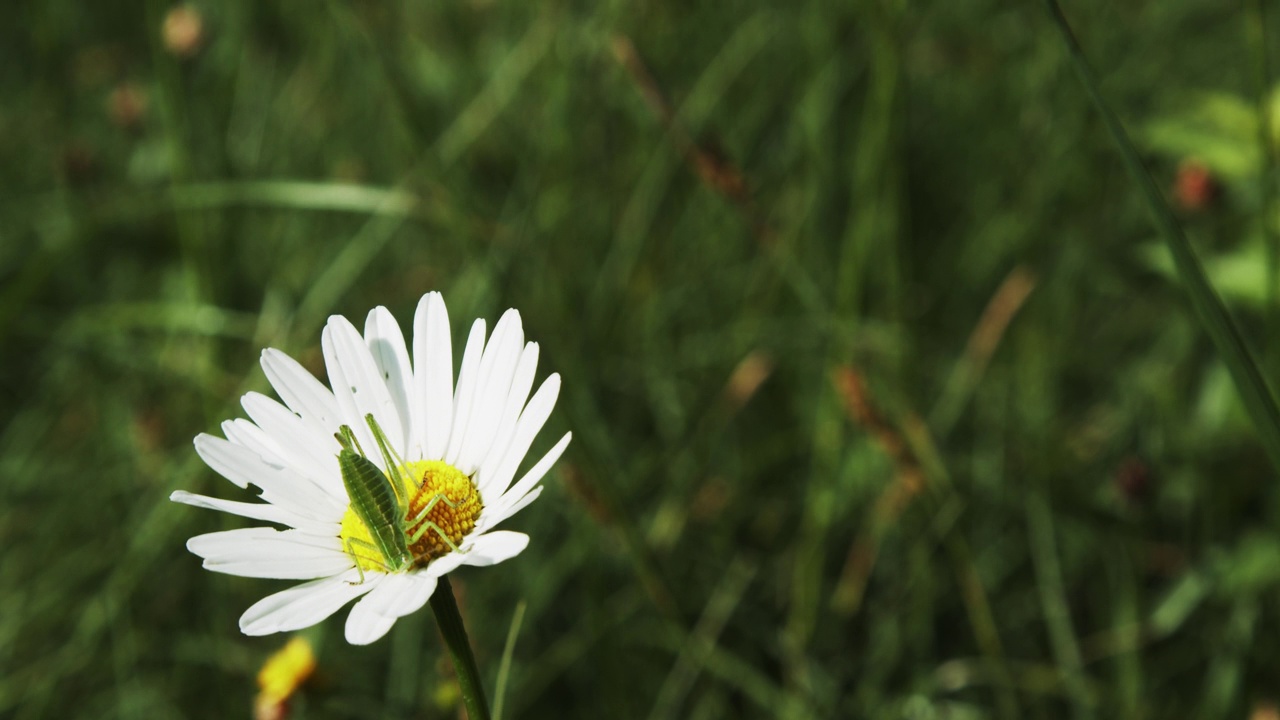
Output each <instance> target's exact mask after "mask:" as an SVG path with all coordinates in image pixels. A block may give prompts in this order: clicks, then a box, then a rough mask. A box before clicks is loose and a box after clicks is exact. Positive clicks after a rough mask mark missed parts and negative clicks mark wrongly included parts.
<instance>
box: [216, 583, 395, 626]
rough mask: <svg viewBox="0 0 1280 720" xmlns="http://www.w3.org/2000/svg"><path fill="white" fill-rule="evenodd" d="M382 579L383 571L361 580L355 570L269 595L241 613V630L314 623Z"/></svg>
mask: <svg viewBox="0 0 1280 720" xmlns="http://www.w3.org/2000/svg"><path fill="white" fill-rule="evenodd" d="M381 579H382V575H381V574H378V573H365V582H363V583H360V582H359V574H358V573H357V572H356V571H355V570H351V571H349V572H345V573H343V574H342V575H337V576H334V577H331V578H325V579H323V580H315V581H312V582H309V583H304V584H302V585H296V586H294V587H291V588H289V589H288V590H282V591H281V592H278V593H276V594H274V595H268V596H267V597H264V598H262V599H261V600H259V601H258V602H256V603H254V604H253V605H252V606H251V607H250V608H249V609H248V610H245V611H244V614H243V615H241V616H240V631H241V632H243V633H244V634H245V635H269V634H271V633H275V632H288V631H291V630H301V629H302V628H305V627H310V626H312V625H315V624H316V623H318V622H320V621H321V620H324V619H325V618H327V617H329V616H330V615H332V614H334V613H335V612H337V611H338V608H341V607H342V606H343V605H346V604H347V603H348V602H350V601H351V600H353V599H355V598H358V597H360V596H361V595H363V594H365V593H367V592H369V591H370V590H373V589H374V588H375V587H377V584H378V581H379V580H381Z"/></svg>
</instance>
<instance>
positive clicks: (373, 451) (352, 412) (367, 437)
mask: <svg viewBox="0 0 1280 720" xmlns="http://www.w3.org/2000/svg"><path fill="white" fill-rule="evenodd" d="M320 346H321V349H322V350H323V351H324V359H325V366H326V367H327V368H328V370H329V382H330V384H332V385H333V394H334V396H335V397H337V399H338V407H339V408H341V409H342V414H343V418H344V420H345V421H346V424H347V425H349V426H350V427H351V429H352V431H354V432H355V434H356V439H358V440H359V441H360V445H361V446H362V447H363V449H364V452H365V454H366V455H367V456H368V457H369V459H370V460H373V461H374V463H375V464H377V465H378V467H382V468H383V469H384V470H385V469H386V468H385V467H383V465H384V464H385V463H383V462H382V454H381V453H380V452H378V444H377V443H376V442H374V439H373V433H372V432H371V431H370V430H369V424H368V422H366V420H365V416H366V415H370V414H371V415H373V417H374V419H375V420H377V421H378V425H380V426H381V427H382V430H383V432H384V433H386V436H387V437H388V438H391V439H392V442H393V445H392V446H393V447H394V449H395V450H396V451H397V452H400V453H403V452H404V440H403V438H404V428H402V427H401V425H400V415H399V413H397V412H396V408H395V403H393V402H392V401H391V394H390V393H388V392H387V384H386V382H385V381H383V379H382V375H381V374H379V372H378V367H377V366H376V365H374V363H373V356H372V355H370V354H369V346H367V345H365V342H364V338H363V337H361V336H360V333H358V332H356V329H355V327H353V326H352V325H351V323H350V322H348V321H347V319H346V318H344V317H342V316H341V315H332V316H330V317H329V324H328V325H326V326H325V328H324V332H323V333H322V334H321V337H320ZM339 381H341V382H339ZM396 438H401V439H400V440H399V441H397V440H395V439H396ZM397 443H398V444H397Z"/></svg>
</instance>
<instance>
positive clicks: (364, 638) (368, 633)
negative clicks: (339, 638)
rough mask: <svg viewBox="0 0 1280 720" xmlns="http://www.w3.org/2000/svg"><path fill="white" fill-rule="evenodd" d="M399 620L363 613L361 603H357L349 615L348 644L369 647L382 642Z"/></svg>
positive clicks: (347, 627)
mask: <svg viewBox="0 0 1280 720" xmlns="http://www.w3.org/2000/svg"><path fill="white" fill-rule="evenodd" d="M366 597H367V596H366ZM398 619H399V618H394V617H387V616H386V615H378V614H377V613H371V612H367V611H361V610H360V603H356V605H355V606H354V607H352V608H351V612H350V613H348V614H347V626H346V637H347V642H349V643H351V644H352V645H368V644H369V643H372V642H374V641H377V640H381V639H382V636H383V635H386V634H387V631H388V630H390V629H391V626H392V625H395V624H396V620H398Z"/></svg>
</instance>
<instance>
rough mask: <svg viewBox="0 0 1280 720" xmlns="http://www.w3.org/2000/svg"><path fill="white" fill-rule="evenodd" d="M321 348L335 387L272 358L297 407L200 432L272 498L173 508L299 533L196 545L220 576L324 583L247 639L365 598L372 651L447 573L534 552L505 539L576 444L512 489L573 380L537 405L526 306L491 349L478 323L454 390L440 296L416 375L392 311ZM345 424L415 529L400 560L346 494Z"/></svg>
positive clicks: (359, 609)
mask: <svg viewBox="0 0 1280 720" xmlns="http://www.w3.org/2000/svg"><path fill="white" fill-rule="evenodd" d="M321 347H322V348H323V350H324V360H325V367H326V369H327V370H328V374H329V383H330V385H332V386H333V390H332V391H330V390H329V388H326V387H325V386H324V385H323V384H321V383H320V382H319V381H318V380H316V379H315V378H314V377H313V376H312V375H311V374H310V373H308V372H307V371H306V370H305V369H303V367H302V366H301V365H299V364H298V363H297V362H296V361H295V360H293V359H292V358H290V357H289V356H288V355H285V354H284V353H282V352H280V351H279V350H274V349H270V348H268V349H266V350H264V351H263V353H262V367H263V369H264V370H265V371H266V374H267V379H268V380H270V382H271V385H272V387H274V388H275V391H276V393H277V394H279V395H280V398H281V399H282V400H284V404H283V405H282V404H280V403H278V402H276V401H275V400H272V399H271V398H269V397H266V396H265V395H262V394H260V393H252V392H251V393H249V394H247V395H245V396H244V398H243V399H242V401H241V402H242V404H243V406H244V409H245V411H246V412H247V413H248V414H249V417H250V418H251V420H244V419H236V420H228V421H226V422H224V423H223V424H222V430H223V433H224V434H225V435H226V439H223V438H219V437H214V436H212V435H205V434H202V435H200V436H199V437H197V438H196V440H195V446H196V452H198V453H199V454H200V457H201V458H203V459H204V461H205V462H206V463H208V465H209V467H211V468H213V469H214V470H215V471H217V472H218V473H219V474H221V475H222V476H223V477H225V478H227V479H228V480H230V481H231V482H233V483H235V484H236V485H238V486H240V487H241V488H245V487H248V486H249V485H250V484H253V485H256V486H257V487H258V488H260V489H261V490H262V493H261V497H262V499H263V500H264V501H265V502H261V503H251V502H236V501H231V500H221V499H218V498H212V497H206V496H203V495H195V494H192V493H189V492H185V491H181V490H179V491H177V492H175V493H173V495H171V496H170V499H171V500H174V501H175V502H180V503H186V504H188V505H195V506H197V507H205V508H211V509H214V510H221V511H223V512H228V513H232V514H235V515H241V516H243V517H248V518H253V519H255V520H263V521H266V522H270V523H276V524H278V525H285V526H288V527H289V529H287V530H278V529H276V528H272V527H251V528H244V529H241V530H228V531H225V532H215V533H209V534H207V535H197V536H196V537H193V538H191V539H190V540H189V541H187V549H189V550H190V551H191V552H193V553H195V554H196V555H199V556H200V557H202V558H204V567H205V568H207V569H209V570H213V571H216V572H224V573H229V574H232V575H242V576H245V577H261V578H279V579H287V580H309V581H310V582H306V583H303V584H301V585H296V586H294V587H292V588H289V589H288V590H284V591H282V592H278V593H276V594H274V595H269V596H267V597H265V598H263V599H262V600H260V601H258V602H257V603H255V604H254V605H253V606H252V607H250V608H249V609H248V610H246V611H245V613H244V615H242V616H241V617H240V629H241V630H242V631H243V632H244V633H245V634H247V635H266V634H269V633H275V632H286V631H292V630H298V629H301V628H304V627H308V626H310V625H314V624H315V623H318V622H320V621H321V620H324V619H325V618H327V617H329V616H330V615H332V614H333V613H335V612H337V611H338V609H340V608H341V607H342V606H343V605H345V604H346V603H347V602H349V601H351V600H354V599H356V598H361V599H360V601H359V602H357V603H356V604H355V606H354V607H352V608H351V612H350V614H349V615H348V616H347V625H346V637H347V641H348V642H351V643H353V644H356V645H364V644H367V643H371V642H373V641H375V640H377V639H378V638H380V637H382V636H383V635H385V634H386V632H387V631H388V630H390V629H391V626H392V625H393V624H395V621H396V619H397V618H399V617H402V616H404V615H407V614H409V613H411V612H414V611H415V610H417V609H419V608H421V607H422V606H423V604H425V603H426V602H427V600H428V599H430V597H431V594H432V592H433V591H434V590H435V588H436V582H437V580H438V579H439V578H440V577H441V576H443V575H444V574H445V573H447V572H449V571H451V570H453V569H455V568H457V567H459V566H461V565H477V566H483V565H494V564H496V563H500V562H502V561H503V560H507V559H508V558H511V557H514V556H515V555H517V554H519V553H520V552H521V551H522V550H524V548H525V546H526V545H528V543H529V537H528V536H527V535H524V534H522V533H517V532H511V531H507V530H495V529H494V528H495V527H497V525H498V524H499V523H501V522H502V521H503V520H506V519H507V518H509V517H511V516H512V515H514V514H515V513H516V512H518V511H520V510H521V509H522V508H524V507H525V506H526V505H528V504H529V503H531V502H533V501H534V500H535V499H536V498H537V497H538V495H539V494H540V493H541V492H542V487H541V486H540V485H539V484H538V482H539V481H540V480H541V479H542V477H543V475H545V474H546V472H547V470H548V469H550V467H551V465H552V464H554V463H555V461H556V460H557V459H558V458H559V457H560V454H561V453H562V452H564V449H565V447H566V446H567V445H568V444H569V438H570V435H569V434H568V433H566V434H565V436H564V437H563V438H561V439H560V441H559V442H558V443H556V445H555V447H553V448H552V449H551V451H550V452H548V453H547V454H546V455H545V456H544V457H543V458H542V459H541V460H539V461H538V462H537V464H535V465H534V466H533V467H532V468H530V469H529V471H528V472H526V473H525V474H524V476H522V477H521V478H520V480H518V481H517V482H515V483H514V484H513V483H512V480H513V479H514V477H515V474H516V470H517V469H518V468H519V466H520V463H521V461H522V460H523V459H524V456H525V453H527V452H528V450H529V446H530V444H532V442H533V438H534V436H535V435H536V434H537V433H538V431H539V430H540V429H541V428H542V425H543V423H545V422H546V420H547V417H548V416H549V415H550V414H551V409H552V407H553V406H554V405H555V402H556V396H557V395H558V394H559V391H560V377H559V375H556V374H552V375H551V376H550V377H548V378H547V379H546V380H545V381H544V382H543V383H542V385H541V386H540V387H539V388H538V391H537V392H536V393H534V394H533V397H532V399H530V398H529V392H530V390H532V388H533V378H534V370H535V368H536V366H537V363H538V345H537V343H525V341H524V330H523V328H522V327H521V324H520V314H519V313H518V312H516V311H515V310H508V311H507V312H506V313H505V314H504V315H503V316H502V318H501V319H500V320H498V324H497V326H495V327H494V329H493V335H492V336H491V337H490V338H489V341H488V343H486V342H485V322H484V320H476V321H475V324H473V325H472V326H471V335H470V336H469V337H468V339H467V347H466V350H465V351H464V352H463V355H462V370H461V372H460V373H459V374H458V383H457V386H456V387H455V386H454V382H453V351H452V345H451V341H450V337H449V317H448V314H447V312H446V311H445V305H444V299H443V298H442V297H441V296H440V294H439V293H429V294H427V295H425V296H423V298H422V300H421V301H420V302H419V303H418V309H417V313H416V314H415V315H414V320H413V347H412V353H413V355H412V358H413V360H412V364H411V363H410V349H409V347H408V346H407V345H406V343H405V339H404V335H403V334H402V333H401V331H400V326H399V325H398V324H397V323H396V321H395V319H394V318H392V316H391V313H390V312H388V311H387V309H386V308H384V307H377V308H374V310H373V311H371V312H370V313H369V317H368V318H367V319H366V320H365V326H364V335H363V336H361V334H360V333H359V332H358V331H357V330H356V329H355V327H353V326H352V325H351V323H350V322H348V321H347V320H346V318H343V317H340V316H336V315H335V316H333V317H330V318H329V323H328V325H327V326H326V327H325V329H324V333H323V334H322V336H321ZM526 400H527V401H528V402H527V403H526ZM369 416H372V417H373V418H374V419H375V420H376V424H371V423H369V422H368V421H367V418H368V417H369ZM344 426H345V427H346V428H350V437H351V439H353V440H354V441H355V443H354V444H355V445H356V446H357V447H358V448H360V449H362V450H363V451H367V452H368V455H367V458H368V460H369V461H371V462H372V463H374V464H375V465H376V466H377V467H378V468H379V469H380V471H381V473H382V474H384V475H385V476H386V477H388V478H389V480H390V482H391V485H392V487H394V488H395V490H396V496H397V504H398V511H399V512H403V513H404V517H403V518H402V519H403V520H404V523H403V524H399V525H398V529H396V528H392V530H395V531H396V532H397V533H399V538H400V542H402V543H403V547H404V548H405V549H406V550H407V554H405V555H403V556H402V557H400V558H390V557H388V556H387V555H386V554H385V553H382V552H380V551H379V547H380V545H379V543H380V542H381V541H382V540H383V539H384V535H383V533H385V532H388V528H386V527H383V528H381V529H379V528H374V529H373V531H372V532H371V529H370V527H368V524H367V523H366V522H365V521H363V520H362V519H361V517H362V516H361V514H360V513H359V512H358V510H360V507H353V503H352V501H351V499H349V497H348V492H347V486H346V485H344V479H343V472H342V470H341V469H340V467H339V461H338V455H339V453H340V452H342V449H343V445H342V444H341V443H340V442H339V440H338V438H337V437H335V435H336V434H338V433H339V432H340V431H342V432H346V431H345V430H343V428H344ZM379 432H380V434H382V435H384V439H385V441H386V445H388V446H389V450H391V451H392V453H393V454H391V455H390V457H394V458H396V460H394V461H392V462H391V463H388V462H387V461H386V460H384V453H380V452H379V447H380V445H379V438H378V437H377V436H376V435H377V434H378V433H379ZM344 457H349V456H346V455H345V453H344ZM362 462H363V461H362ZM389 464H391V465H398V467H389ZM375 477H376V475H375ZM398 479H400V480H402V482H399V483H397V480H398ZM378 482H381V480H378ZM393 535H394V533H393ZM392 539H395V538H394V537H393V538H392Z"/></svg>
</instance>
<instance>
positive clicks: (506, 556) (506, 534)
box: [461, 530, 529, 567]
mask: <svg viewBox="0 0 1280 720" xmlns="http://www.w3.org/2000/svg"><path fill="white" fill-rule="evenodd" d="M528 545H529V536H528V535H525V534H524V533H518V532H512V531H510V530H494V531H493V532H489V533H485V534H484V535H481V536H480V537H478V538H476V540H475V542H473V543H472V544H471V548H470V549H469V550H467V552H465V553H461V555H462V564H463V565H473V566H475V567H488V566H489V565H497V564H498V563H500V562H502V561H503V560H510V559H511V558H513V557H515V556H516V555H519V554H520V553H521V552H523V551H524V549H525V548H526V547H528Z"/></svg>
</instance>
